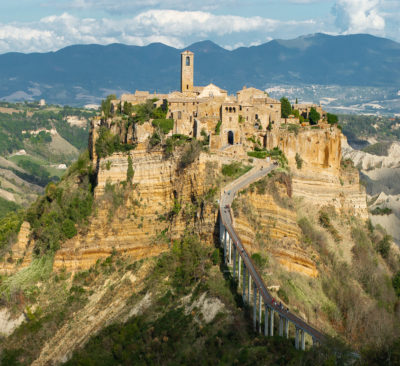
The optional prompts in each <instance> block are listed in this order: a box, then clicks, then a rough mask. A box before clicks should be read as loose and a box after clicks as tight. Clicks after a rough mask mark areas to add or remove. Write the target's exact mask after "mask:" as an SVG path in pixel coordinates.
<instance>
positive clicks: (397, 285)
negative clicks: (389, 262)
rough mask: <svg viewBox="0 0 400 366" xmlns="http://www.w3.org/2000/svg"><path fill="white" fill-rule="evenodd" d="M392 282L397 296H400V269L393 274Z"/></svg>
mask: <svg viewBox="0 0 400 366" xmlns="http://www.w3.org/2000/svg"><path fill="white" fill-rule="evenodd" d="M392 283H393V288H394V290H395V292H396V295H397V297H400V271H399V272H397V273H396V274H395V275H394V276H393V280H392Z"/></svg>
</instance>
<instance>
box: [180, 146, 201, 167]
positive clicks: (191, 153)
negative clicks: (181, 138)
mask: <svg viewBox="0 0 400 366" xmlns="http://www.w3.org/2000/svg"><path fill="white" fill-rule="evenodd" d="M201 150H202V143H201V142H200V141H197V140H192V141H190V143H189V144H186V146H185V148H184V149H183V151H182V155H181V157H180V160H179V168H180V169H185V168H187V167H188V166H189V165H190V164H192V163H193V162H194V161H195V160H196V159H197V158H198V157H199V155H200V153H201Z"/></svg>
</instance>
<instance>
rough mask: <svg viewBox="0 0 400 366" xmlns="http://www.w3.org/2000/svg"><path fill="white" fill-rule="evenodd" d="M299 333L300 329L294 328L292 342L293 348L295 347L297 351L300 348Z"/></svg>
mask: <svg viewBox="0 0 400 366" xmlns="http://www.w3.org/2000/svg"><path fill="white" fill-rule="evenodd" d="M299 332H300V329H299V328H297V327H296V338H295V340H294V345H295V347H296V349H299V348H300V347H299V346H300V345H299V343H300V342H299Z"/></svg>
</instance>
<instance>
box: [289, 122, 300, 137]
mask: <svg viewBox="0 0 400 366" xmlns="http://www.w3.org/2000/svg"><path fill="white" fill-rule="evenodd" d="M288 131H289V132H294V134H295V135H296V136H297V135H298V134H299V131H300V126H299V125H296V124H294V123H290V124H289V125H288Z"/></svg>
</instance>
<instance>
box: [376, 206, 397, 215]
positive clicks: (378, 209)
mask: <svg viewBox="0 0 400 366" xmlns="http://www.w3.org/2000/svg"><path fill="white" fill-rule="evenodd" d="M392 212H393V210H392V209H391V208H389V207H384V208H381V207H375V208H374V209H373V210H372V211H371V214H372V215H381V216H383V215H390V214H391V213H392Z"/></svg>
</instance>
